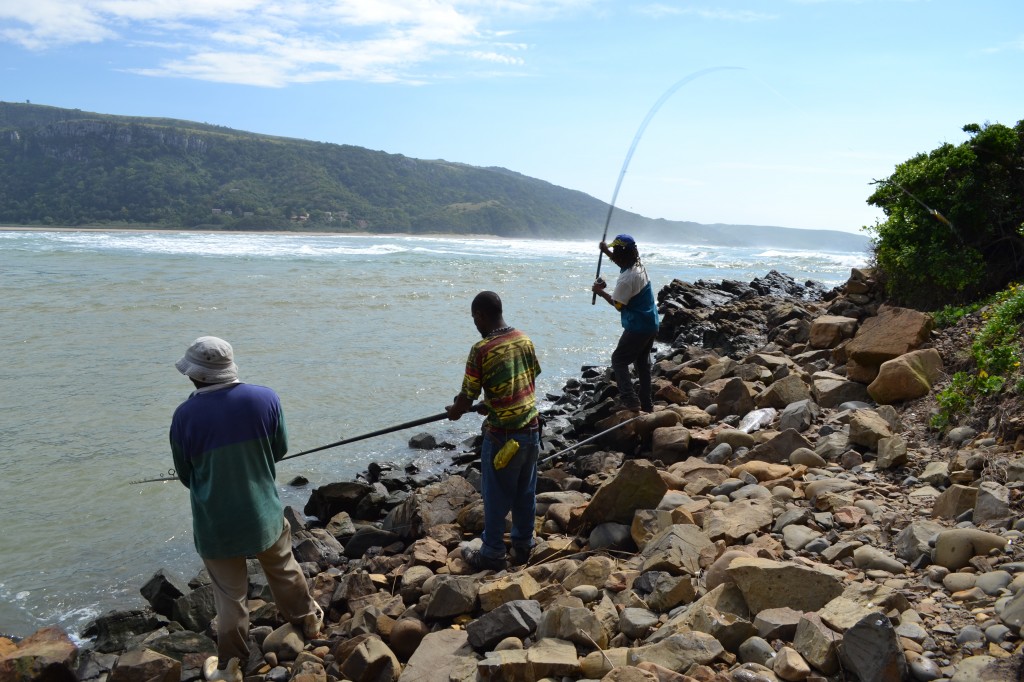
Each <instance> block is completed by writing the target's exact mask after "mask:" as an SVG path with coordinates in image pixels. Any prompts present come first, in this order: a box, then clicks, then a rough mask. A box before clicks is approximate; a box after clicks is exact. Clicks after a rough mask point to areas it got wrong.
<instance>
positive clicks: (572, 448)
mask: <svg viewBox="0 0 1024 682" xmlns="http://www.w3.org/2000/svg"><path fill="white" fill-rule="evenodd" d="M643 416H644V415H642V414H638V415H637V416H635V417H630V418H629V419H627V420H626V421H624V422H619V423H618V424H616V425H615V426H613V427H611V428H610V429H605V430H604V431H602V432H601V433H595V434H594V435H593V436H591V437H590V438H586V439H584V440H581V441H580V442H578V443H576V444H575V445H571V446H569V447H567V448H566V449H564V450H559V451H558V452H556V453H555V454H553V455H550V456H549V457H545V458H544V459H542V460H540V461H539V462H537V463H538V464H543V463H544V462H546V461H548V460H549V459H554V458H555V457H558V456H559V455H564V454H565V453H567V452H569V451H571V450H575V449H576V448H578V447H579V446H581V445H585V444H586V443H589V442H590V441H592V440H594V439H596V438H600V437H601V436H604V435H605V434H609V433H611V432H612V431H614V430H615V429H618V428H621V427H623V426H625V425H626V424H629V423H630V422H635V421H636V420H637V419H639V418H640V417H643Z"/></svg>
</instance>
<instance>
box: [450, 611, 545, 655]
mask: <svg viewBox="0 0 1024 682" xmlns="http://www.w3.org/2000/svg"><path fill="white" fill-rule="evenodd" d="M541 615H542V614H541V608H540V602H537V601H534V600H532V599H517V600H515V601H510V602H508V603H506V604H502V605H501V606H499V607H498V608H496V609H494V610H493V611H489V612H488V613H485V614H484V615H482V616H480V617H479V618H477V619H476V620H473V621H471V622H470V623H469V624H468V625H467V626H466V633H467V634H468V635H469V644H470V646H472V647H473V648H474V649H476V650H477V651H487V650H489V649H491V648H493V647H494V645H495V644H497V643H498V642H500V641H501V640H503V639H505V638H506V637H518V638H520V639H522V638H525V637H529V636H530V635H532V634H533V633H534V632H536V630H537V625H538V624H539V623H540V619H541Z"/></svg>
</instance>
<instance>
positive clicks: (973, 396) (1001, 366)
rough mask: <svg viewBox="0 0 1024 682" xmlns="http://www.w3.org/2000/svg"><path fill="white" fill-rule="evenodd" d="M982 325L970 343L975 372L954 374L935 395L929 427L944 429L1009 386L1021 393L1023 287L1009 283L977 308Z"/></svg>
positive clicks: (1022, 386)
mask: <svg viewBox="0 0 1024 682" xmlns="http://www.w3.org/2000/svg"><path fill="white" fill-rule="evenodd" d="M981 317H982V319H983V320H984V324H983V325H982V327H981V329H979V330H978V332H977V333H976V334H975V335H974V337H973V338H972V340H971V358H972V359H973V360H974V363H975V365H976V367H977V369H976V371H975V372H973V373H972V372H957V373H956V374H954V375H953V377H952V379H951V381H950V383H949V386H947V387H946V388H944V389H942V390H941V391H939V392H938V393H937V394H936V396H935V397H936V401H937V402H938V404H939V412H938V414H936V415H935V416H934V417H932V420H931V426H932V427H934V428H936V429H940V430H941V429H945V428H947V427H948V426H950V425H951V424H953V423H954V422H955V421H956V419H957V418H959V417H960V416H961V415H963V414H966V413H967V412H968V411H969V410H970V409H971V407H972V406H973V405H974V404H975V402H976V401H977V400H978V399H979V398H982V397H985V396H992V395H997V394H999V393H1001V392H1003V390H1004V389H1005V388H1006V386H1007V384H1009V385H1011V386H1012V388H1013V390H1014V391H1015V392H1017V393H1018V394H1024V375H1022V372H1021V357H1022V351H1021V325H1022V324H1024V287H1021V286H1019V285H1017V284H1011V285H1010V286H1009V287H1007V288H1006V289H1004V290H1002V291H1000V292H998V293H996V294H995V295H993V296H991V297H990V298H989V299H988V301H987V302H986V304H985V305H984V306H983V307H981Z"/></svg>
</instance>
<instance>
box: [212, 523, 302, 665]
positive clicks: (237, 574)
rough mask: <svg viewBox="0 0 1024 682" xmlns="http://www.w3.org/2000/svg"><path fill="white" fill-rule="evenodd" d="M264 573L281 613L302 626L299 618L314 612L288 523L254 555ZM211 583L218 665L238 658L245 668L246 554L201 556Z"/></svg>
mask: <svg viewBox="0 0 1024 682" xmlns="http://www.w3.org/2000/svg"><path fill="white" fill-rule="evenodd" d="M256 559H257V560H258V561H259V562H260V566H261V567H262V568H263V573H264V575H266V576H267V584H268V585H269V586H270V592H271V594H272V595H273V596H274V603H275V604H276V605H277V610H278V611H279V612H280V613H281V616H282V617H283V618H284V619H285V620H286V621H288V622H289V623H294V624H298V625H300V626H301V624H302V619H303V618H304V617H305V616H307V615H309V614H311V613H314V612H315V611H316V608H317V607H316V604H315V602H314V601H313V597H312V596H310V594H309V586H308V584H307V583H306V576H304V575H303V574H302V569H301V568H299V562H297V561H296V560H295V556H294V555H293V554H292V533H291V527H290V526H289V525H288V523H287V522H285V523H284V530H283V531H282V533H281V537H279V538H278V539H277V541H276V542H274V544H272V545H271V546H270V547H268V548H267V549H265V550H264V551H262V552H260V553H259V554H257V555H256ZM203 563H204V564H205V565H206V570H207V572H209V574H210V580H211V581H212V582H213V596H214V606H215V607H216V609H217V657H218V658H219V659H220V660H219V661H218V663H219V665H221V666H224V665H227V662H228V660H229V659H231V658H237V659H238V662H239V664H240V665H241V667H242V669H243V670H244V669H245V667H246V663H247V662H248V661H249V645H248V639H249V605H248V603H247V601H246V600H247V597H248V592H249V576H248V572H247V571H246V564H245V557H232V558H230V559H203Z"/></svg>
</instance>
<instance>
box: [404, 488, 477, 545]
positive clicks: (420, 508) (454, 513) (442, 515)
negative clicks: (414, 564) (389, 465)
mask: <svg viewBox="0 0 1024 682" xmlns="http://www.w3.org/2000/svg"><path fill="white" fill-rule="evenodd" d="M478 497H479V494H478V493H477V492H476V489H475V488H473V486H472V485H471V484H470V482H469V481H467V480H466V479H465V478H463V477H462V476H449V477H448V478H446V479H445V480H443V481H439V482H437V483H432V484H430V485H428V486H425V487H423V488H420V489H419V490H417V491H416V492H415V493H413V494H412V495H411V496H410V497H409V499H407V500H405V501H404V502H402V503H401V504H400V505H398V506H397V507H395V508H394V509H392V510H391V511H390V512H388V515H387V517H386V518H385V519H384V530H388V531H393V532H395V533H397V534H398V535H399V536H400V537H403V538H407V539H408V538H419V537H423V535H424V534H425V533H426V531H427V529H429V528H433V527H434V526H439V525H443V524H447V523H455V522H456V520H457V519H458V517H459V512H460V511H461V510H462V509H463V507H466V506H467V505H469V504H470V503H471V502H473V501H474V500H475V499H477V498H478Z"/></svg>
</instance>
